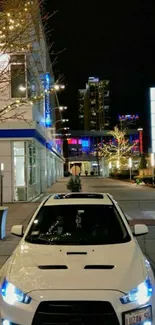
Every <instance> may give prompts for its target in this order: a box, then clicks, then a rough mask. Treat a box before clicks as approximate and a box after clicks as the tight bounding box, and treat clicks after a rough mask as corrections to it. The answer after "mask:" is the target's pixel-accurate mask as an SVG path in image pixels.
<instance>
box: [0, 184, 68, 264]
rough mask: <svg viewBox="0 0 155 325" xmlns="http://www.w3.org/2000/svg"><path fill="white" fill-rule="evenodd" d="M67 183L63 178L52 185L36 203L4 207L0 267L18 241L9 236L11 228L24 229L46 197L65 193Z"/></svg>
mask: <svg viewBox="0 0 155 325" xmlns="http://www.w3.org/2000/svg"><path fill="white" fill-rule="evenodd" d="M67 182H68V178H63V179H62V180H60V181H59V182H57V183H55V184H53V185H52V186H51V187H49V188H48V190H47V192H46V193H45V194H44V195H43V196H41V197H40V198H38V200H36V202H29V203H9V204H7V205H6V206H7V207H8V216H7V224H6V238H5V239H4V240H0V267H1V266H2V265H3V264H4V263H5V261H6V260H7V259H8V257H9V256H10V255H11V254H12V252H13V251H14V249H15V248H16V246H17V244H18V243H19V241H20V238H18V237H16V236H13V235H11V228H12V226H13V225H16V224H17V225H19V224H23V225H24V227H26V226H27V224H28V222H29V219H30V218H31V216H32V215H33V213H34V211H35V210H36V208H37V207H38V205H39V204H40V202H41V201H42V200H43V199H44V198H45V197H46V196H48V195H50V194H51V193H60V192H67V188H66V185H67Z"/></svg>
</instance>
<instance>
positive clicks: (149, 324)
mask: <svg viewBox="0 0 155 325" xmlns="http://www.w3.org/2000/svg"><path fill="white" fill-rule="evenodd" d="M144 325H152V322H150V321H149V320H147V321H146V322H144Z"/></svg>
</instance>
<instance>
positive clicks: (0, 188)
mask: <svg viewBox="0 0 155 325" xmlns="http://www.w3.org/2000/svg"><path fill="white" fill-rule="evenodd" d="M3 173H4V164H3V163H1V164H0V193H1V207H2V206H3V177H4V175H3Z"/></svg>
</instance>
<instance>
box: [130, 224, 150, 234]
mask: <svg viewBox="0 0 155 325" xmlns="http://www.w3.org/2000/svg"><path fill="white" fill-rule="evenodd" d="M146 234H148V227H147V226H146V225H143V224H141V225H135V226H134V230H133V235H134V236H135V237H138V236H143V235H146Z"/></svg>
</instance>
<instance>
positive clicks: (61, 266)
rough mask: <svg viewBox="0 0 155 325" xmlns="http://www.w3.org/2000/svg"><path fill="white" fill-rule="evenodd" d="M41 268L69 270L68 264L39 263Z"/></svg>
mask: <svg viewBox="0 0 155 325" xmlns="http://www.w3.org/2000/svg"><path fill="white" fill-rule="evenodd" d="M38 268H39V269H40V270H67V269H68V267H67V266H66V265H39V266H38Z"/></svg>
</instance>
